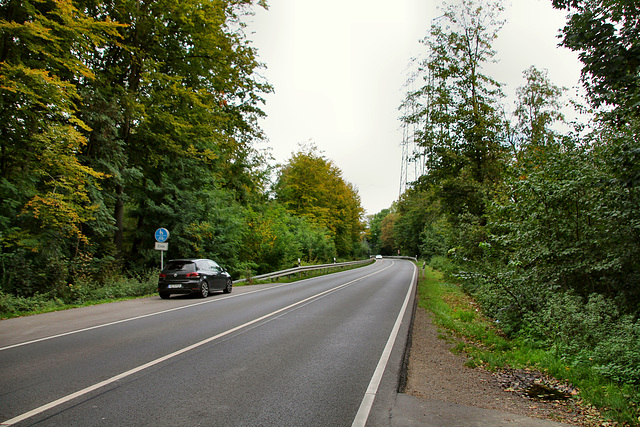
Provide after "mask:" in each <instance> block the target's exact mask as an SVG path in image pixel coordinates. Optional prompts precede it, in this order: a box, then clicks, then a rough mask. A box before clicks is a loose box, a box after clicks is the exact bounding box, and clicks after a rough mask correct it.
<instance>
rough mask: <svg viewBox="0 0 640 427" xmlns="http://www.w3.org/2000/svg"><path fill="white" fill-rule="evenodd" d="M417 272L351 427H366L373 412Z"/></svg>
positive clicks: (414, 268) (414, 269)
mask: <svg viewBox="0 0 640 427" xmlns="http://www.w3.org/2000/svg"><path fill="white" fill-rule="evenodd" d="M416 271H417V268H416V266H415V265H414V266H413V277H412V278H411V286H409V290H408V291H407V296H406V297H405V298H404V303H403V304H402V308H401V309H400V313H398V318H397V319H396V323H395V324H394V325H393V329H392V330H391V334H390V335H389V339H388V340H387V345H386V346H385V347H384V350H383V351H382V355H381V356H380V360H379V361H378V366H376V370H375V371H374V372H373V376H372V377H371V381H370V382H369V387H367V391H366V392H365V394H364V398H363V399H362V403H360V408H359V409H358V413H357V414H356V417H355V419H354V420H353V423H352V424H351V427H364V425H365V424H366V423H367V419H368V418H369V413H370V412H371V407H372V406H373V401H374V400H375V398H376V394H377V393H378V387H379V386H380V381H382V374H384V371H385V369H386V367H387V363H389V357H390V356H391V350H392V349H393V344H394V343H395V341H396V338H397V336H398V332H399V331H400V325H401V323H402V318H403V317H404V313H405V312H406V311H407V307H408V305H409V300H410V299H411V292H412V291H413V287H414V285H415V283H416Z"/></svg>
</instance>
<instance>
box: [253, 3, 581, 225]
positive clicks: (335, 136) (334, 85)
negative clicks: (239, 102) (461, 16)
mask: <svg viewBox="0 0 640 427" xmlns="http://www.w3.org/2000/svg"><path fill="white" fill-rule="evenodd" d="M453 1H457V0H453ZM441 4H442V2H441V1H440V0H393V1H392V0H270V1H269V6H270V7H269V10H267V11H265V10H263V9H261V8H257V10H256V15H255V16H254V17H252V19H251V22H249V23H248V24H249V27H248V29H247V32H248V38H249V39H250V40H252V41H253V45H254V46H255V47H257V49H258V52H259V59H260V61H261V62H263V63H265V64H266V65H267V69H266V70H262V71H261V74H262V75H264V76H265V77H266V79H267V80H268V81H269V82H270V83H271V84H272V85H273V86H274V88H275V93H273V94H270V95H268V96H267V98H266V100H267V103H266V105H265V106H264V108H263V110H264V111H265V112H266V114H267V115H268V117H267V118H266V119H264V120H262V121H261V122H260V125H261V127H262V128H263V130H264V131H265V133H266V136H267V137H268V139H269V143H268V144H269V146H270V147H271V149H272V154H273V156H274V157H275V159H276V161H277V162H279V163H283V162H285V161H287V160H288V159H289V158H290V156H291V154H292V153H293V152H295V151H297V150H298V144H299V143H305V142H308V141H310V140H311V141H313V143H315V144H316V145H317V146H318V148H319V149H320V150H322V151H323V152H324V154H325V156H326V157H327V158H329V159H331V160H332V161H333V162H334V163H335V165H336V166H337V167H338V168H340V169H341V170H342V172H343V177H344V179H345V180H346V181H348V182H351V183H352V184H354V185H355V186H356V187H357V188H358V191H359V194H360V197H361V199H362V205H363V207H364V208H365V210H366V211H367V214H374V213H377V212H379V211H381V210H382V209H385V208H388V207H390V206H391V204H392V203H393V202H394V201H395V200H397V199H398V196H399V189H400V168H401V161H402V148H401V142H402V130H401V126H400V122H399V120H398V117H399V115H400V112H399V111H398V107H399V106H400V103H401V102H402V100H403V99H404V95H405V89H404V85H405V82H406V81H407V73H408V70H409V67H408V66H409V61H410V59H411V58H412V57H415V56H418V55H420V54H421V53H424V49H425V48H424V46H423V45H422V44H420V43H419V40H420V39H422V38H424V37H425V36H426V35H427V34H428V32H429V29H430V26H431V23H432V20H433V19H434V18H436V17H438V16H440V15H441V14H442V13H441V9H440V8H439V6H440V5H441ZM504 4H505V13H504V18H505V19H506V20H507V23H506V25H505V26H504V27H503V29H502V30H501V32H500V38H499V39H498V40H497V41H496V43H495V44H494V48H495V49H496V50H497V51H498V55H497V59H498V60H499V63H498V64H497V65H492V67H491V69H490V70H489V71H488V74H490V75H491V76H492V77H494V78H495V79H496V80H498V81H500V82H502V83H505V84H507V87H506V88H505V92H506V93H507V94H508V95H512V94H513V93H514V92H515V89H516V88H517V87H519V86H521V85H523V83H524V80H523V78H522V72H523V71H524V70H525V69H526V68H528V67H529V66H531V65H535V66H536V67H537V68H539V69H547V70H548V71H549V78H550V80H551V81H552V82H553V83H554V84H556V85H558V86H565V87H567V88H572V87H576V86H578V84H579V83H578V79H579V76H580V68H581V67H580V63H579V62H578V60H577V55H575V54H574V53H572V52H570V51H568V50H567V49H564V48H559V47H557V44H558V39H557V37H556V36H557V34H558V32H559V29H560V28H561V27H563V26H564V23H565V16H564V12H560V11H557V10H554V9H553V8H552V7H551V0H511V1H510V0H506V1H505V2H504ZM570 92H573V91H570ZM505 102H508V103H509V104H510V105H512V102H513V98H512V99H510V100H508V101H505Z"/></svg>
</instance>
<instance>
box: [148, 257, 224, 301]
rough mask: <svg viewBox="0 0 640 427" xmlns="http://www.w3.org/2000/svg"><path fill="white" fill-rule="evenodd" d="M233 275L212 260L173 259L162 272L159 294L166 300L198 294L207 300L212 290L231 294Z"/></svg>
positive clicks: (159, 281)
mask: <svg viewBox="0 0 640 427" xmlns="http://www.w3.org/2000/svg"><path fill="white" fill-rule="evenodd" d="M232 287H233V280H232V279H231V275H230V274H229V273H228V272H227V271H226V270H225V269H224V268H222V267H220V266H219V265H218V263H216V262H215V261H213V260H210V259H172V260H169V262H167V266H166V267H165V268H164V269H163V270H162V271H161V272H160V277H159V280H158V293H159V294H160V298H162V299H166V298H169V297H170V296H171V294H197V295H198V296H199V297H201V298H206V297H207V296H209V293H210V292H211V291H212V290H220V291H222V292H224V293H226V294H228V293H230V292H231V289H232Z"/></svg>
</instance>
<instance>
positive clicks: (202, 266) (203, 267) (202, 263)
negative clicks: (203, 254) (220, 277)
mask: <svg viewBox="0 0 640 427" xmlns="http://www.w3.org/2000/svg"><path fill="white" fill-rule="evenodd" d="M197 264H198V270H205V271H206V270H210V268H209V264H208V263H207V261H198V262H197Z"/></svg>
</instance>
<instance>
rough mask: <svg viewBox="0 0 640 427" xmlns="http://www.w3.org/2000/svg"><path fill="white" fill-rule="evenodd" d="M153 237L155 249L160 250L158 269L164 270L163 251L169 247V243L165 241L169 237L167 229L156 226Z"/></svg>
mask: <svg viewBox="0 0 640 427" xmlns="http://www.w3.org/2000/svg"><path fill="white" fill-rule="evenodd" d="M154 237H155V238H156V250H157V251H160V271H162V270H164V251H166V250H168V249H169V243H166V242H167V239H168V238H169V230H167V229H166V228H158V229H157V230H156V232H155V235H154Z"/></svg>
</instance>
